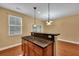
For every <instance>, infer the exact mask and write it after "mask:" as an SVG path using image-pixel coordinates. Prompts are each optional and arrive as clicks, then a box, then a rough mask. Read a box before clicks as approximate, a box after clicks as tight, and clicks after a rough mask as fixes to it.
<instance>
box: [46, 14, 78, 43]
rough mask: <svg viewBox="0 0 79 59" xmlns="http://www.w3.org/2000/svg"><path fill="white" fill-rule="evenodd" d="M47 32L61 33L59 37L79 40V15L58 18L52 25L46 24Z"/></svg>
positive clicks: (74, 40)
mask: <svg viewBox="0 0 79 59" xmlns="http://www.w3.org/2000/svg"><path fill="white" fill-rule="evenodd" d="M45 32H51V33H60V36H58V39H63V40H68V41H73V42H79V15H75V16H68V17H63V18H60V19H56V20H55V21H54V22H53V23H52V25H51V26H46V25H45Z"/></svg>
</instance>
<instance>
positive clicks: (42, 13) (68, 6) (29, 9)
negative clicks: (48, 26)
mask: <svg viewBox="0 0 79 59" xmlns="http://www.w3.org/2000/svg"><path fill="white" fill-rule="evenodd" d="M0 7H3V8H7V9H10V10H13V11H17V12H20V13H23V14H26V15H29V16H33V15H34V10H33V7H37V13H36V17H37V18H40V19H42V20H47V19H48V4H47V3H0ZM76 14H79V4H78V3H51V4H50V19H52V20H54V19H56V18H60V17H63V16H71V15H76Z"/></svg>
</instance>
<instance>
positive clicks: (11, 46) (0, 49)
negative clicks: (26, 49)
mask: <svg viewBox="0 0 79 59" xmlns="http://www.w3.org/2000/svg"><path fill="white" fill-rule="evenodd" d="M21 44H22V43H18V44H13V45H10V46H7V47H3V48H0V51H2V50H6V49H9V48H13V47H16V46H18V45H21Z"/></svg>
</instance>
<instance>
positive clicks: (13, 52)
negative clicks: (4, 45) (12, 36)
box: [0, 45, 22, 56]
mask: <svg viewBox="0 0 79 59" xmlns="http://www.w3.org/2000/svg"><path fill="white" fill-rule="evenodd" d="M20 55H22V50H21V45H19V46H16V47H13V48H10V49H6V50H3V51H0V56H20Z"/></svg>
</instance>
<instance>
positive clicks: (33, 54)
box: [29, 48, 35, 56]
mask: <svg viewBox="0 0 79 59" xmlns="http://www.w3.org/2000/svg"><path fill="white" fill-rule="evenodd" d="M29 55H30V56H35V52H34V51H33V50H32V49H31V48H30V50H29Z"/></svg>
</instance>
